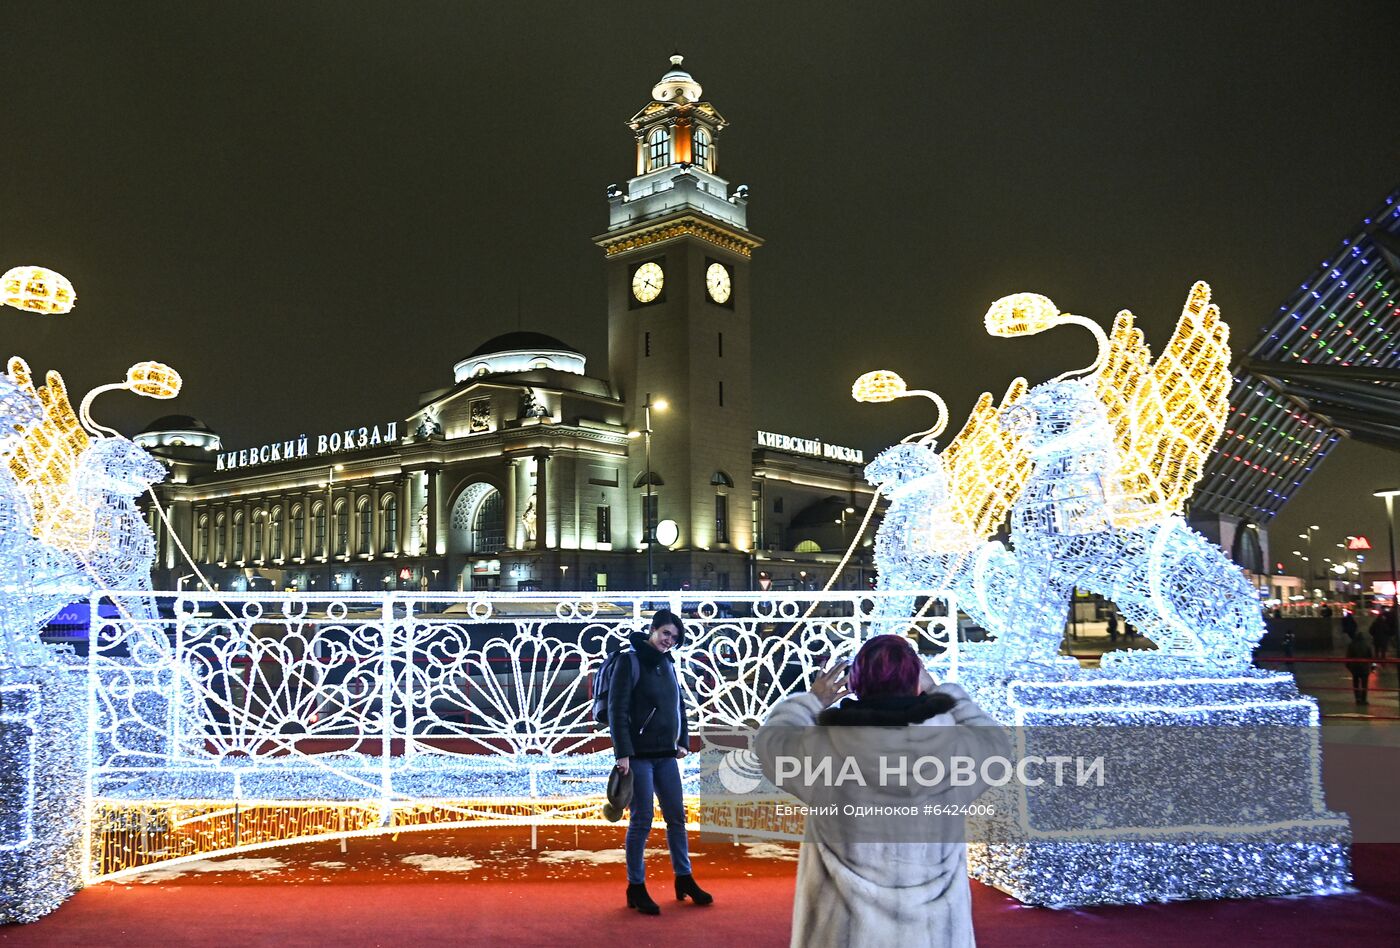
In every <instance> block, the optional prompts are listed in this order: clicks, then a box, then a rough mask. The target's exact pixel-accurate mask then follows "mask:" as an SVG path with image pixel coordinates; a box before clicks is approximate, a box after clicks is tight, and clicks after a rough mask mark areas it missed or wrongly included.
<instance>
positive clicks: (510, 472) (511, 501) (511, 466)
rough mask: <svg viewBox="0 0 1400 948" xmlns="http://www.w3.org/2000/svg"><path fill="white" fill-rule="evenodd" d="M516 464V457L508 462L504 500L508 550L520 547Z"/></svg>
mask: <svg viewBox="0 0 1400 948" xmlns="http://www.w3.org/2000/svg"><path fill="white" fill-rule="evenodd" d="M516 464H517V462H516V461H515V460H514V459H512V460H509V461H507V462H506V495H505V498H504V500H505V506H506V549H507V550H518V549H520V543H519V542H518V540H517V528H518V527H519V524H518V523H516V520H517V518H518V517H519V514H517V513H516V511H515V479H516V477H518V476H519V473H518V471H517V470H516Z"/></svg>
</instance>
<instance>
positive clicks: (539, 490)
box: [535, 451, 549, 550]
mask: <svg viewBox="0 0 1400 948" xmlns="http://www.w3.org/2000/svg"><path fill="white" fill-rule="evenodd" d="M535 549H537V550H546V549H549V455H548V454H547V453H546V452H544V451H541V452H539V453H538V454H536V455H535Z"/></svg>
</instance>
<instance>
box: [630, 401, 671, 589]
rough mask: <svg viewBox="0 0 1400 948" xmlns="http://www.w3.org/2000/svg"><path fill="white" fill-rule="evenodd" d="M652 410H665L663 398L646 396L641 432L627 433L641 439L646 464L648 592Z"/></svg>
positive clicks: (650, 574) (652, 527)
mask: <svg viewBox="0 0 1400 948" xmlns="http://www.w3.org/2000/svg"><path fill="white" fill-rule="evenodd" d="M653 408H655V409H656V410H657V411H665V410H666V400H665V399H664V398H658V399H656V400H655V401H652V399H651V396H647V400H646V402H645V404H643V405H642V420H643V422H644V424H643V427H642V430H641V431H629V432H628V433H627V434H628V436H629V437H632V438H635V437H638V436H640V437H641V439H642V445H643V447H642V451H643V454H644V457H645V463H646V475H645V476H646V487H647V493H646V501H645V503H646V506H645V507H644V508H643V509H642V521H643V523H644V525H645V526H646V544H647V589H648V590H650V589H652V588H653V586H654V582H655V581H654V576H655V572H654V571H653V567H652V563H653V556H652V548H653V547H655V546H656V520H655V518H654V517H653V516H652V499H651V496H652V495H651V479H652V473H651V410H652V409H653Z"/></svg>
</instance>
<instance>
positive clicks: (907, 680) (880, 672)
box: [849, 635, 924, 698]
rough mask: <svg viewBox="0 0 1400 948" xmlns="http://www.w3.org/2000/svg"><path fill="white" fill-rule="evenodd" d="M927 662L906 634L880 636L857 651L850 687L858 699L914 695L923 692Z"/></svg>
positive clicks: (852, 665)
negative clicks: (921, 680) (921, 683)
mask: <svg viewBox="0 0 1400 948" xmlns="http://www.w3.org/2000/svg"><path fill="white" fill-rule="evenodd" d="M923 668H924V665H923V662H921V661H919V655H918V653H917V652H915V651H914V646H912V645H910V644H909V640H908V639H906V638H905V637H904V636H902V635H877V636H875V637H874V638H873V639H870V640H869V641H867V642H866V643H865V644H864V645H862V646H861V647H860V651H859V652H856V658H855V661H853V662H852V663H851V674H850V679H849V683H850V687H851V691H853V692H854V693H855V696H856V697H857V698H874V697H878V696H880V695H913V694H917V693H918V691H919V672H921V671H923Z"/></svg>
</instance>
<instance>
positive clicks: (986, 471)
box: [942, 378, 1031, 540]
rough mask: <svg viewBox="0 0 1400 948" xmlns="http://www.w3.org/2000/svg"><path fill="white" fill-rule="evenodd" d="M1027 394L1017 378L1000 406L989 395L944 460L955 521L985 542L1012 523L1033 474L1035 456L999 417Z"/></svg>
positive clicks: (1022, 381)
mask: <svg viewBox="0 0 1400 948" xmlns="http://www.w3.org/2000/svg"><path fill="white" fill-rule="evenodd" d="M1025 394H1026V380H1025V379H1020V378H1018V379H1016V380H1015V381H1013V382H1012V383H1011V387H1010V388H1008V389H1007V390H1006V394H1005V395H1004V396H1002V399H1001V405H1000V406H999V407H998V406H994V404H993V398H992V395H991V393H990V392H983V393H982V397H981V398H979V399H977V404H976V405H975V406H973V409H972V414H970V415H969V416H968V418H967V423H966V424H964V425H963V428H962V430H961V431H959V432H958V434H957V437H955V438H954V439H953V440H952V441H951V442H949V443H948V447H946V448H944V449H943V453H942V458H943V463H944V465H945V469H946V470H947V472H948V490H949V494H950V501H951V503H952V519H953V521H954V522H955V523H957V524H959V525H961V526H963V527H965V528H966V529H967V530H968V531H970V532H971V533H972V534H973V535H974V536H976V537H977V538H978V539H981V540H985V539H987V538H988V537H990V536H991V535H992V534H993V533H995V532H996V530H997V528H998V527H1000V526H1001V524H1002V522H1003V521H1004V520H1005V519H1006V514H1007V511H1009V510H1010V509H1011V505H1012V504H1013V503H1015V502H1016V498H1017V497H1018V496H1019V495H1020V493H1021V488H1022V487H1024V486H1025V483H1026V478H1028V477H1030V473H1031V457H1030V455H1029V454H1028V453H1027V452H1026V451H1025V449H1023V448H1021V447H1020V445H1019V444H1018V442H1017V439H1016V438H1014V437H1013V436H1012V435H1011V434H1010V433H1009V432H1008V431H1006V430H1005V428H1003V427H1002V425H1001V423H1000V421H999V419H998V417H997V416H998V415H999V414H1000V413H1001V412H1002V411H1003V410H1004V409H1005V408H1006V407H1007V406H1008V405H1011V404H1013V403H1014V402H1016V401H1018V400H1020V398H1021V397H1022V396H1023V395H1025Z"/></svg>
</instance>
